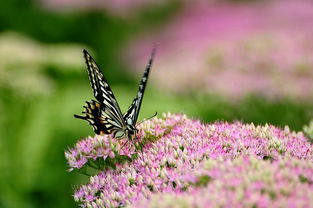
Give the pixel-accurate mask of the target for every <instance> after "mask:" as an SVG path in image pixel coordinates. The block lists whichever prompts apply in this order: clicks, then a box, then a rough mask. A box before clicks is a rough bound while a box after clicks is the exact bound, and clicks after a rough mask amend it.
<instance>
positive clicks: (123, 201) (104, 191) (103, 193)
mask: <svg viewBox="0 0 313 208" xmlns="http://www.w3.org/2000/svg"><path fill="white" fill-rule="evenodd" d="M138 129H139V133H138V135H137V136H138V140H136V141H131V142H127V143H126V144H125V142H126V141H125V140H116V139H113V138H111V137H110V136H95V137H89V138H87V139H84V140H81V141H78V142H77V144H76V145H75V146H74V147H73V148H70V149H69V150H67V151H66V152H65V157H66V159H67V161H68V165H69V170H70V171H79V172H81V173H84V174H86V175H90V171H92V170H93V169H96V170H99V171H98V173H97V174H94V175H93V176H90V180H89V182H88V183H87V184H85V185H81V186H80V187H79V188H77V189H76V191H75V193H74V199H75V201H77V202H78V203H79V204H80V205H81V206H82V207H93V208H96V207H124V206H127V207H313V163H312V162H313V148H312V146H313V145H312V144H311V143H310V142H308V140H307V138H306V137H305V136H304V135H303V133H302V132H291V131H290V130H289V128H288V127H287V126H286V127H285V128H284V129H280V128H277V127H275V126H272V125H265V126H255V125H254V124H252V123H251V124H243V123H240V122H234V123H227V122H215V123H211V124H203V123H201V122H200V121H197V120H191V119H188V118H187V117H186V116H184V115H172V114H170V113H168V114H164V115H163V117H162V118H154V119H151V120H149V121H146V122H144V123H142V124H140V126H139V127H138Z"/></svg>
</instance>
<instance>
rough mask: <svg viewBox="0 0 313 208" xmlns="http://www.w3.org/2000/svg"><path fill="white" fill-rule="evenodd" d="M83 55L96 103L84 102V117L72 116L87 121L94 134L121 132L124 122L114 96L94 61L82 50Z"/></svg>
mask: <svg viewBox="0 0 313 208" xmlns="http://www.w3.org/2000/svg"><path fill="white" fill-rule="evenodd" d="M83 53H84V58H85V61H86V64H87V70H88V75H89V80H90V84H91V87H92V90H93V94H94V96H95V98H96V100H97V101H91V102H86V103H87V105H85V106H84V108H85V109H86V110H85V111H84V112H83V113H84V114H85V116H79V115H74V116H75V117H76V118H80V119H84V120H87V121H88V122H89V123H90V124H91V125H92V127H93V128H94V130H95V133H96V134H101V133H105V134H111V133H116V132H117V131H121V130H122V129H123V127H124V126H125V122H124V120H123V115H122V113H121V110H120V107H119V105H118V103H117V101H116V99H115V96H114V94H113V92H112V90H111V88H110V86H109V85H108V83H107V81H106V79H105V77H104V75H103V74H102V72H101V71H100V69H99V67H98V65H97V64H96V62H95V60H94V59H93V58H92V57H91V55H90V54H89V53H88V52H87V50H85V49H84V50H83Z"/></svg>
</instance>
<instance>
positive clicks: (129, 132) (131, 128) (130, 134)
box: [125, 125, 138, 140]
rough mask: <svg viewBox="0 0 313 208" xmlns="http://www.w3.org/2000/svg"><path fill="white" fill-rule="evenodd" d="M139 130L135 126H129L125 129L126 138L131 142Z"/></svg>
mask: <svg viewBox="0 0 313 208" xmlns="http://www.w3.org/2000/svg"><path fill="white" fill-rule="evenodd" d="M137 132H138V130H137V128H136V127H135V126H133V125H127V126H126V129H125V133H126V136H127V138H128V139H129V140H133V139H134V137H135V136H136V134H137Z"/></svg>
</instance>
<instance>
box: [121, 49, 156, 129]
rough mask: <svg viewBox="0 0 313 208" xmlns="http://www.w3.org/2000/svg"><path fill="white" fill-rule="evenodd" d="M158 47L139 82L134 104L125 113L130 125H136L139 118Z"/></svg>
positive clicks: (125, 118)
mask: <svg viewBox="0 0 313 208" xmlns="http://www.w3.org/2000/svg"><path fill="white" fill-rule="evenodd" d="M155 51H156V48H155V47H154V48H153V50H152V52H151V56H150V59H149V62H148V65H147V66H146V69H145V71H144V73H143V75H142V78H141V81H140V83H139V89H138V93H137V95H136V97H135V98H134V100H133V102H132V104H131V105H130V106H129V108H128V110H127V112H126V113H125V115H124V116H123V117H124V120H125V122H126V123H127V124H129V125H135V124H136V122H137V119H138V115H139V111H140V107H141V103H142V98H143V95H144V92H145V89H146V85H147V81H148V78H149V73H150V69H151V66H152V62H153V58H154V55H155Z"/></svg>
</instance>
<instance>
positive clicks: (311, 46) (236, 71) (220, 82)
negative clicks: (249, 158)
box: [128, 0, 313, 100]
mask: <svg viewBox="0 0 313 208" xmlns="http://www.w3.org/2000/svg"><path fill="white" fill-rule="evenodd" d="M312 28H313V2H312V1H307V0H298V1H293V0H285V1H282V0H274V1H254V2H249V3H243V2H241V3H237V4H236V3H230V2H228V3H226V1H216V2H215V3H212V2H210V1H196V2H194V1H192V2H190V3H189V4H188V3H186V5H185V8H184V9H183V10H182V12H181V13H180V14H178V15H177V17H176V18H174V19H173V20H172V21H171V22H169V23H168V25H166V26H165V27H163V28H161V29H160V31H159V32H156V31H153V34H145V35H146V36H145V37H141V36H139V37H138V38H137V39H136V40H134V41H133V43H132V44H131V46H130V50H129V51H130V52H129V53H128V54H129V55H128V60H129V62H130V63H133V65H134V67H133V68H134V69H136V68H137V69H140V66H142V64H144V63H145V62H146V59H147V57H146V54H149V51H150V50H151V42H155V41H157V42H158V43H159V53H158V57H157V59H156V65H157V69H158V70H155V71H154V73H155V74H154V76H153V77H154V78H155V79H156V81H157V83H158V86H162V87H164V88H166V89H171V90H172V91H176V92H177V91H178V92H189V91H190V90H196V91H199V90H201V91H202V92H203V93H210V94H218V95H221V96H223V97H227V98H232V99H238V98H241V97H243V96H246V95H249V94H261V95H263V96H266V97H268V98H272V99H275V98H277V97H278V98H281V97H290V98H294V99H307V100H309V99H311V98H312V95H313V70H312V68H313V56H312V54H313V41H312V38H311V37H312V34H313V29H312ZM134 60H135V61H134ZM173 80H175V82H173Z"/></svg>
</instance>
